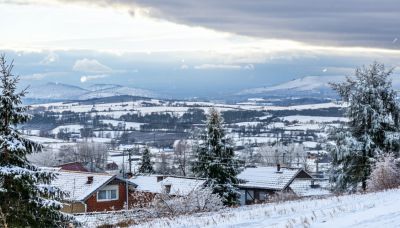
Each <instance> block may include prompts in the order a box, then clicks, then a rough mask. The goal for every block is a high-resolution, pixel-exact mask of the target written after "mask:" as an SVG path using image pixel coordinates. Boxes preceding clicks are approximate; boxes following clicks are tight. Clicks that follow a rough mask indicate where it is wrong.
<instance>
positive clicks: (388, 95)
mask: <svg viewBox="0 0 400 228" xmlns="http://www.w3.org/2000/svg"><path fill="white" fill-rule="evenodd" d="M391 73H392V70H385V67H384V65H383V64H379V63H376V62H375V63H373V64H371V65H370V66H369V67H362V68H359V69H357V70H356V72H355V77H347V80H346V81H345V82H343V83H333V84H332V88H333V89H334V90H336V91H337V92H338V94H339V95H340V96H341V98H342V100H343V101H344V102H346V103H347V104H348V107H347V108H346V112H345V116H346V117H347V118H348V119H349V122H347V123H346V124H345V125H343V126H341V127H339V128H336V129H334V130H333V131H332V132H331V134H330V138H331V139H332V140H333V141H335V145H331V146H328V149H329V150H330V152H331V154H332V159H333V161H332V172H331V181H332V182H333V183H334V189H335V190H337V191H347V190H350V191H356V190H357V187H358V186H359V184H361V187H362V189H363V190H365V189H366V181H367V179H368V177H369V175H370V173H371V167H372V165H373V164H374V162H375V161H376V158H377V157H378V156H380V155H383V154H386V153H393V154H394V155H395V156H396V157H398V156H399V148H400V144H399V143H400V140H399V139H400V134H399V131H400V128H399V111H400V109H399V106H398V103H397V102H396V92H395V91H394V90H393V89H392V83H391V79H390V75H391Z"/></svg>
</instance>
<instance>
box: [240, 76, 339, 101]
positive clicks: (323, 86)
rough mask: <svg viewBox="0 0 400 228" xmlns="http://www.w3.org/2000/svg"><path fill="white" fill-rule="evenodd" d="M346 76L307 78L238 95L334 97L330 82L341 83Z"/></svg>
mask: <svg viewBox="0 0 400 228" xmlns="http://www.w3.org/2000/svg"><path fill="white" fill-rule="evenodd" d="M344 80H345V76H323V77H322V76H307V77H303V78H299V79H294V80H291V81H288V82H285V83H282V84H279V85H275V86H270V87H259V88H252V89H246V90H243V91H241V92H239V93H238V94H237V95H252V94H274V95H316V94H323V95H328V96H329V95H332V94H334V92H333V91H332V89H331V88H330V86H329V82H341V81H344Z"/></svg>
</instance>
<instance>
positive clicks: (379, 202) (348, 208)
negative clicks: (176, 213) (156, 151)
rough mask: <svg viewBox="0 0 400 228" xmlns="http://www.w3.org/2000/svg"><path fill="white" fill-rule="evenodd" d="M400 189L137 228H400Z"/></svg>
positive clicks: (251, 208)
mask: <svg viewBox="0 0 400 228" xmlns="http://www.w3.org/2000/svg"><path fill="white" fill-rule="evenodd" d="M399 201H400V189H396V190H390V191H386V192H378V193H369V194H356V195H346V196H339V197H330V198H326V199H306V200H299V201H292V202H284V203H273V204H265V205H255V206H247V207H242V208H237V209H228V210H225V211H222V212H219V213H217V212H214V213H204V214H197V215H191V216H180V217H176V218H172V219H171V218H160V219H156V220H153V221H150V222H148V223H144V224H141V225H137V226H134V227H151V228H153V227H185V228H186V227H321V228H322V227H335V228H340V227H362V228H368V227H371V228H373V227H385V228H390V227H400V205H399V204H398V203H397V202H399Z"/></svg>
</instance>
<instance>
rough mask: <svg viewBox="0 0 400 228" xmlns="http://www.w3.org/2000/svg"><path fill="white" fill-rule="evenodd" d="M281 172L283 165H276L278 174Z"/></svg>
mask: <svg viewBox="0 0 400 228" xmlns="http://www.w3.org/2000/svg"><path fill="white" fill-rule="evenodd" d="M280 171H281V164H279V163H278V164H276V172H280Z"/></svg>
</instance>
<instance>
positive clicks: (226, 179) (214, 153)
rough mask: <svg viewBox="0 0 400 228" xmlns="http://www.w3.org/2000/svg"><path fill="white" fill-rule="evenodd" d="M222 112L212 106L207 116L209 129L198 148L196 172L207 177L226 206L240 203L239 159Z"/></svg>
mask: <svg viewBox="0 0 400 228" xmlns="http://www.w3.org/2000/svg"><path fill="white" fill-rule="evenodd" d="M222 124H223V119H222V117H221V114H220V113H219V112H218V111H217V110H215V109H213V108H212V109H210V111H209V114H208V116H207V126H206V132H205V134H204V135H202V137H201V141H202V143H200V144H199V146H198V147H197V149H196V153H195V154H196V155H195V156H196V159H195V162H194V164H193V173H194V174H195V175H196V176H197V177H201V178H207V179H208V182H209V184H210V186H212V188H213V191H214V193H216V194H219V195H220V196H221V198H222V200H223V203H224V204H225V205H235V204H237V203H238V200H239V197H240V193H239V191H238V189H237V188H236V186H235V185H237V184H238V183H239V181H238V179H237V178H236V175H237V174H239V172H240V169H239V162H238V161H237V160H236V159H235V158H234V156H235V154H234V151H233V148H232V146H230V143H229V140H228V139H227V138H226V136H225V132H224V130H223V128H222Z"/></svg>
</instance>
